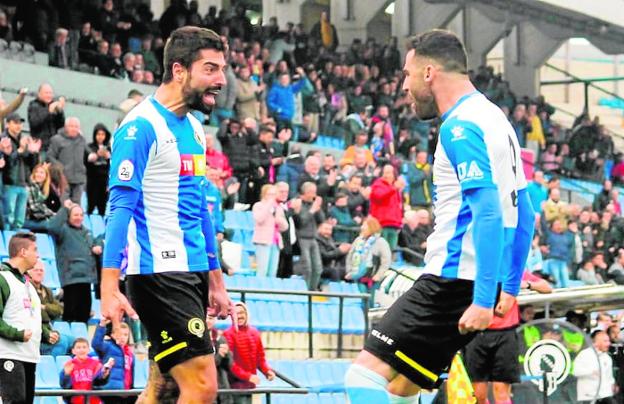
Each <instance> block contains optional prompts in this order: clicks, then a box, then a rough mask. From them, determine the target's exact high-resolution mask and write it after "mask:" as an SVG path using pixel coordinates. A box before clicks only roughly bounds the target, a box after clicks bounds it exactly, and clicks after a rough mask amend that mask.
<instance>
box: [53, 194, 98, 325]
mask: <svg viewBox="0 0 624 404" xmlns="http://www.w3.org/2000/svg"><path fill="white" fill-rule="evenodd" d="M83 221H84V212H83V211H82V208H81V207H80V206H79V205H74V204H72V203H71V201H65V206H64V207H63V208H62V209H61V210H59V212H58V213H57V214H56V216H54V217H53V218H52V219H50V220H49V221H48V225H47V226H48V231H49V232H50V234H52V235H53V236H54V241H55V244H56V260H57V264H58V269H59V274H60V277H61V286H62V287H63V302H64V304H65V306H64V310H63V320H64V321H68V322H72V321H79V322H82V323H86V322H87V321H88V320H89V317H90V313H91V285H92V284H94V283H96V282H97V274H96V264H95V258H94V256H96V255H101V254H102V244H101V241H100V240H98V241H96V240H94V239H93V237H91V232H90V231H89V230H87V229H86V228H85V227H84V225H83Z"/></svg>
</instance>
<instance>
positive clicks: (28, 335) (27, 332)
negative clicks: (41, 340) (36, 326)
mask: <svg viewBox="0 0 624 404" xmlns="http://www.w3.org/2000/svg"><path fill="white" fill-rule="evenodd" d="M31 338H32V330H24V342H28V341H30V339H31Z"/></svg>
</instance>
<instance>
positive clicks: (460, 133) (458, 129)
mask: <svg viewBox="0 0 624 404" xmlns="http://www.w3.org/2000/svg"><path fill="white" fill-rule="evenodd" d="M451 133H452V134H453V138H452V139H451V142H456V141H458V140H464V139H466V136H465V135H464V128H463V127H462V126H459V125H458V126H454V127H453V129H451Z"/></svg>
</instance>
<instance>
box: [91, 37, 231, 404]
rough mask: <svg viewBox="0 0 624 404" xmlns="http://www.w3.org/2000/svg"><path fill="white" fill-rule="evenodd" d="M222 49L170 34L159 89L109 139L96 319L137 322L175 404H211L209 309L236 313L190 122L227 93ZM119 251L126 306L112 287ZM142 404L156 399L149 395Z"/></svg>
mask: <svg viewBox="0 0 624 404" xmlns="http://www.w3.org/2000/svg"><path fill="white" fill-rule="evenodd" d="M226 47H227V45H226V44H225V43H224V42H222V40H221V38H220V37H219V36H218V35H217V34H215V33H214V32H213V31H210V30H208V29H203V28H197V27H183V28H179V29H177V30H175V31H174V32H173V33H172V34H171V37H170V38H169V40H168V41H167V44H166V45H165V51H164V66H165V71H164V75H163V84H162V85H161V86H160V87H159V88H158V89H157V90H156V93H155V94H154V95H153V96H151V97H148V98H147V99H146V100H145V101H143V102H142V103H140V104H139V105H137V106H136V107H134V109H132V111H130V112H129V113H128V115H127V116H126V117H125V119H124V120H123V122H122V123H121V125H120V126H119V129H117V131H116V132H115V135H114V138H113V152H112V158H111V177H110V217H109V221H108V225H107V228H106V248H105V252H104V269H103V271H102V315H103V317H104V318H109V319H111V320H112V322H113V328H116V327H117V326H118V324H119V323H120V319H121V316H122V315H123V313H124V312H125V313H126V314H128V315H129V316H131V317H136V316H137V314H138V316H139V317H140V319H141V321H142V323H143V324H144V325H145V327H146V329H147V332H148V336H149V341H150V344H151V346H150V357H151V358H152V359H153V360H154V361H155V362H156V363H157V364H158V368H159V369H160V372H161V373H162V374H165V373H170V374H171V375H172V376H173V378H174V379H175V381H176V383H177V384H178V386H179V388H180V396H179V402H182V403H210V402H212V401H213V400H214V399H215V397H216V391H217V378H216V373H215V372H216V370H215V369H216V368H215V362H214V356H213V353H214V351H213V347H212V343H211V341H210V335H209V333H208V332H206V323H205V319H206V314H207V310H209V311H211V312H212V311H214V312H215V313H214V314H216V315H218V316H220V317H221V318H225V317H226V316H227V315H228V313H229V314H231V313H232V308H233V305H232V302H231V301H230V299H229V298H228V295H227V292H226V291H225V286H224V283H223V278H222V274H221V270H220V268H219V261H218V259H217V255H216V254H217V253H216V245H215V234H214V229H213V226H212V223H211V221H210V215H209V212H208V210H207V206H206V203H205V200H206V199H205V196H204V195H203V192H204V189H205V187H204V186H203V182H204V181H206V179H205V171H206V157H205V156H206V153H205V136H204V131H203V128H202V125H201V123H200V122H199V121H198V120H197V119H195V118H194V117H193V116H192V115H191V114H190V110H191V109H195V110H199V111H202V112H205V113H208V112H210V110H211V108H212V107H213V106H214V104H215V97H216V95H217V94H218V92H219V90H220V88H221V87H222V86H224V85H225V75H224V69H225V67H226V62H225V53H226V52H227V49H226ZM126 235H127V237H126ZM126 244H127V245H128V267H127V269H126V286H127V290H128V294H129V297H130V301H131V302H132V306H131V305H130V303H129V301H128V300H127V299H126V297H125V296H124V295H123V294H122V293H121V292H120V290H119V286H118V281H119V267H120V264H121V259H122V251H123V250H124V248H125V246H126ZM209 289H210V298H209V297H208V290H209ZM133 308H134V309H136V312H135V311H134V309H133ZM148 390H149V389H148ZM144 402H156V398H155V397H153V395H150V394H149V393H148V394H147V395H146V397H144Z"/></svg>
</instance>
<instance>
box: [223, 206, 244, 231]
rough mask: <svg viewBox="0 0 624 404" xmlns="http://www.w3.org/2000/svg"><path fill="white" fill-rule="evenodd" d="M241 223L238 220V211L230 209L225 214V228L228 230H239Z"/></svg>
mask: <svg viewBox="0 0 624 404" xmlns="http://www.w3.org/2000/svg"><path fill="white" fill-rule="evenodd" d="M240 225H241V224H240V223H239V222H238V221H237V220H236V211H235V210H231V209H228V210H226V211H224V212H223V226H224V227H225V228H226V229H239V228H240Z"/></svg>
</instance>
